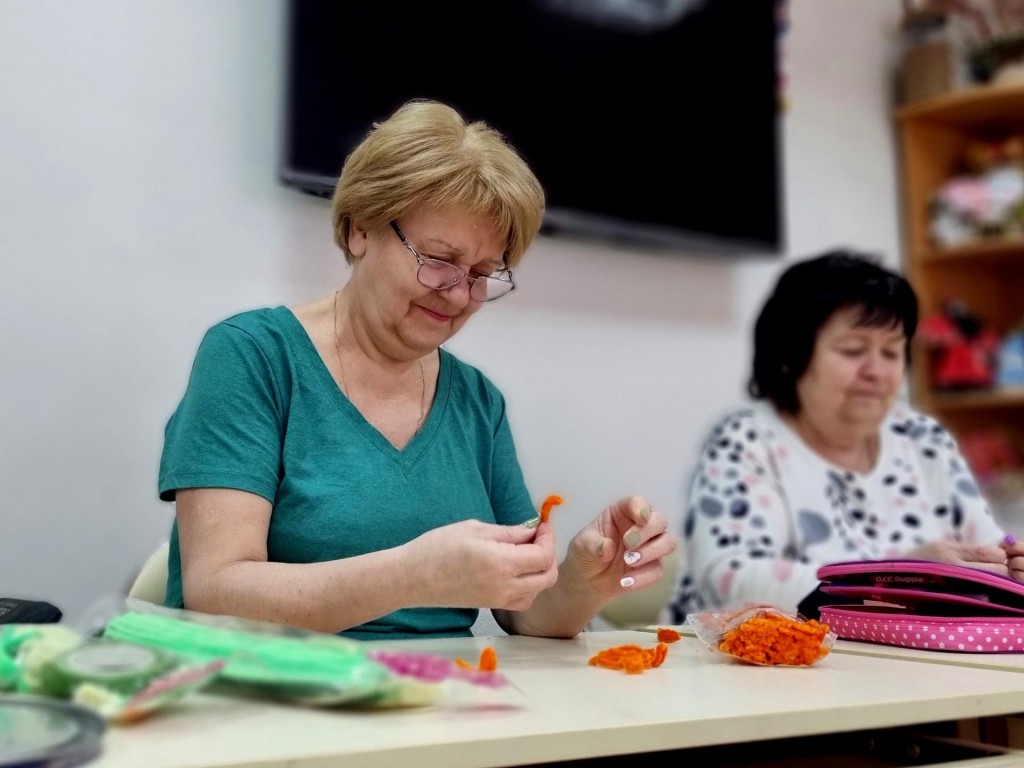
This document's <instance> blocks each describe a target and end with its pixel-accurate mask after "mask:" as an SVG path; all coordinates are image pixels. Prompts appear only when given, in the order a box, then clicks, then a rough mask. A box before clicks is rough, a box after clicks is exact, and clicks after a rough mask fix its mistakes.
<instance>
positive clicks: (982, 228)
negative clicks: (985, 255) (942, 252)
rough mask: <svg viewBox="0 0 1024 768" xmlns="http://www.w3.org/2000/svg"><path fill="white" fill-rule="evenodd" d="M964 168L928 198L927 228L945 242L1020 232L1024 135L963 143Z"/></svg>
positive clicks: (1022, 229)
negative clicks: (929, 201) (928, 214)
mask: <svg viewBox="0 0 1024 768" xmlns="http://www.w3.org/2000/svg"><path fill="white" fill-rule="evenodd" d="M961 165H962V166H963V168H964V170H963V172H961V173H958V174H956V175H954V176H953V177H952V178H950V179H948V180H947V181H946V182H944V183H943V184H942V185H941V186H940V187H939V188H938V190H936V192H935V194H934V195H933V196H932V200H931V210H930V230H931V235H932V239H933V240H934V241H935V243H936V244H937V245H939V246H941V247H944V248H950V247H955V246H958V245H964V244H966V243H969V242H971V241H974V240H978V239H981V238H988V237H1020V236H1022V235H1024V135H1021V134H1015V135H1012V136H1009V137H1008V138H1006V139H1004V140H1002V141H975V142H972V143H971V144H969V145H968V147H967V149H966V151H965V152H964V156H963V158H962V162H961Z"/></svg>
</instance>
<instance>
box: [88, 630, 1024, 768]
mask: <svg viewBox="0 0 1024 768" xmlns="http://www.w3.org/2000/svg"><path fill="white" fill-rule="evenodd" d="M623 643H636V644H639V645H643V646H646V647H650V646H653V644H654V643H655V638H654V636H653V635H652V634H651V633H650V632H643V631H615V632H587V633H583V634H582V635H580V636H579V637H577V638H575V639H572V640H550V639H541V638H530V637H505V636H502V637H496V638H481V637H477V638H465V639H457V640H405V641H391V642H389V643H374V645H375V646H377V647H389V646H390V647H394V648H400V649H403V650H408V651H413V650H415V651H420V652H427V653H440V654H443V655H446V656H449V657H452V658H454V657H456V656H460V657H463V658H476V656H477V655H478V654H479V652H480V650H482V649H483V648H484V647H485V646H486V645H488V644H493V646H494V647H495V649H496V650H497V653H498V659H499V670H500V671H502V672H503V673H504V674H505V675H506V676H507V677H508V679H509V680H510V681H511V683H512V685H511V686H509V687H508V688H506V689H502V690H499V691H493V690H487V689H480V688H474V687H471V686H468V685H467V684H465V683H454V684H450V687H449V688H448V689H447V690H446V692H445V696H444V697H443V698H442V699H441V701H440V702H439V703H437V704H435V705H432V706H430V707H426V708H421V709H408V710H392V711H376V712H367V711H355V710H351V709H324V710H320V709H307V708H302V707H296V706H289V705H282V704H273V703H266V702H258V701H251V700H243V699H232V698H223V697H218V696H213V695H199V696H196V697H194V698H192V699H190V700H188V701H186V702H183V703H181V704H180V705H179V706H178V707H177V708H175V709H173V710H170V711H164V712H161V713H159V714H158V715H156V716H154V717H152V718H151V719H150V720H147V721H143V722H141V723H138V724H136V725H132V726H121V727H113V728H111V729H110V731H108V733H107V734H106V737H105V747H104V753H103V755H102V756H101V757H100V759H99V760H98V761H96V762H95V763H93V764H91V766H93V768H138V767H139V766H146V767H147V768H185V767H196V766H207V767H209V766H220V767H223V766H235V767H241V766H250V767H251V766H289V767H290V768H325V767H326V766H333V765H349V764H351V765H358V766H359V767H360V768H374V766H394V765H403V764H406V765H437V766H452V767H453V768H457V767H458V766H498V765H524V764H529V763H544V762H553V761H560V760H572V759H581V758H588V757H595V756H603V755H616V754H630V753H639V752H649V751H658V750H670V749H684V748H690V747H700V746H706V745H715V744H729V743H735V742H741V741H759V740H765V739H774V738H780V737H790V736H802V735H811V734H820V733H830V732H836V731H851V730H858V729H866V728H880V727H888V726H894V725H904V724H914V723H925V722H937V721H946V720H955V719H960V718H970V717H983V716H989V715H998V714H1005V713H1013V712H1017V711H1024V679H1022V678H1018V677H1017V676H1016V675H1006V674H1001V673H1000V672H999V671H996V670H991V669H984V668H978V667H974V666H953V665H951V666H949V667H948V668H947V669H945V670H944V671H943V673H942V674H941V675H936V674H927V673H922V669H923V668H924V665H921V664H915V663H907V660H905V659H901V658H889V657H884V656H878V655H868V654H860V653H832V654H831V655H829V656H828V657H826V658H825V659H823V660H821V661H820V662H819V663H818V664H816V665H815V666H813V667H810V668H781V667H758V666H751V665H745V664H740V663H736V662H732V661H729V660H726V659H723V658H722V657H720V656H715V655H713V654H710V653H709V652H708V651H707V650H706V649H705V648H704V647H703V646H701V644H700V642H699V641H698V640H697V639H696V638H695V637H693V636H687V637H684V638H683V639H682V640H681V641H680V642H678V643H675V644H673V645H671V646H669V649H670V650H669V654H668V658H667V659H666V660H665V663H664V664H663V665H662V666H661V667H659V668H657V669H652V670H647V671H645V672H644V673H643V674H640V675H627V674H625V673H623V672H620V671H613V670H608V669H602V668H598V667H594V666H589V665H588V664H587V660H588V659H589V658H590V657H591V656H592V655H593V654H594V653H596V652H597V651H598V650H601V649H603V648H607V647H611V646H613V645H619V644H623ZM985 764H986V765H997V764H999V763H985Z"/></svg>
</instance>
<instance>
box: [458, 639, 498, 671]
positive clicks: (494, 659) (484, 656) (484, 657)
mask: <svg viewBox="0 0 1024 768" xmlns="http://www.w3.org/2000/svg"><path fill="white" fill-rule="evenodd" d="M455 665H456V666H457V667H461V668H462V669H469V670H472V671H473V672H495V671H497V669H498V652H497V651H495V650H494V647H493V646H490V645H488V646H487V647H486V648H484V649H483V650H482V651H480V660H479V661H478V662H477V664H476V666H475V667H474V666H473V665H472V664H470V663H469V662H468V661H466V660H465V659H456V660H455Z"/></svg>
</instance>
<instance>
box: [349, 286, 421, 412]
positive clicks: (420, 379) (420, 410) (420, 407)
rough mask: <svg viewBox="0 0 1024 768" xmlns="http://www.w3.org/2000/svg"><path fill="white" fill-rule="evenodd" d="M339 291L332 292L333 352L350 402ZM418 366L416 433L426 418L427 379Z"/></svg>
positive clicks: (419, 361)
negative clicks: (340, 328) (343, 358)
mask: <svg viewBox="0 0 1024 768" xmlns="http://www.w3.org/2000/svg"><path fill="white" fill-rule="evenodd" d="M339 293H341V291H335V292H334V351H335V353H336V354H337V355H338V371H339V372H340V373H341V391H342V392H343V393H344V394H345V397H348V399H349V401H350V402H351V400H352V398H351V397H349V395H348V380H347V379H346V378H345V364H344V363H343V362H341V337H340V336H339V335H338V294H339ZM416 362H418V363H419V364H420V420H419V421H417V422H416V431H417V432H419V431H420V427H422V426H423V420H424V419H426V417H427V377H426V376H425V375H424V373H423V358H422V357H421V358H420V359H419V360H417V361H416Z"/></svg>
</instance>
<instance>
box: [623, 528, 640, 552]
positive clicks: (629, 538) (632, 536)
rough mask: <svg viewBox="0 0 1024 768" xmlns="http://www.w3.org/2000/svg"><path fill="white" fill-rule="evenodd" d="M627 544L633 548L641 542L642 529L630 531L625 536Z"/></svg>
mask: <svg viewBox="0 0 1024 768" xmlns="http://www.w3.org/2000/svg"><path fill="white" fill-rule="evenodd" d="M625 542H626V546H627V547H629V548H630V549H632V548H633V547H635V546H636V545H637V544H639V543H640V531H630V532H629V533H627V534H626V538H625Z"/></svg>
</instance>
